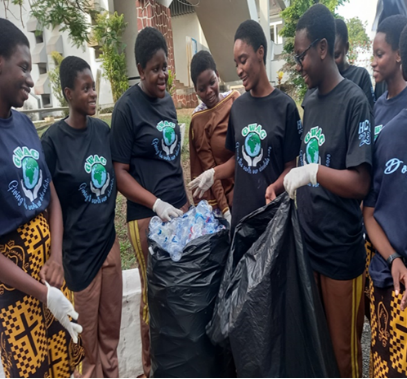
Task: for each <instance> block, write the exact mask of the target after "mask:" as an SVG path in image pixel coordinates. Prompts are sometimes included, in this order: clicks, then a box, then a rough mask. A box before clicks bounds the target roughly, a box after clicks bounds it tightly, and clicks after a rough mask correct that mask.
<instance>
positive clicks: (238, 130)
mask: <svg viewBox="0 0 407 379" xmlns="http://www.w3.org/2000/svg"><path fill="white" fill-rule="evenodd" d="M233 53H234V60H235V63H236V69H237V74H238V75H239V77H240V79H242V81H243V86H244V87H245V90H246V91H247V92H246V93H245V94H243V95H242V96H240V97H239V98H237V99H236V100H235V102H234V103H233V105H232V109H231V111H230V118H229V127H228V131H227V136H226V148H227V149H228V150H230V151H231V152H232V153H234V155H233V157H232V158H230V159H229V160H228V161H227V162H226V163H224V164H222V165H219V166H216V167H214V168H211V169H209V170H206V171H205V172H203V173H202V174H201V175H200V176H198V177H197V178H196V179H194V180H193V181H192V182H191V183H190V188H192V189H195V188H196V191H195V193H194V196H197V197H202V196H203V194H204V193H205V192H206V191H207V190H208V189H209V188H211V186H212V185H213V183H214V182H215V181H216V180H224V179H227V178H231V177H233V175H234V176H235V186H234V194H233V208H232V223H231V228H232V230H233V229H234V228H235V226H236V225H237V224H238V223H239V221H240V220H241V219H242V218H243V217H245V216H246V215H248V214H249V213H251V212H253V211H254V210H256V209H258V208H260V207H262V206H264V205H265V204H266V203H268V202H270V201H272V200H273V199H274V198H276V197H277V196H278V195H279V194H280V193H282V192H284V187H283V179H284V176H285V175H286V174H287V173H288V172H289V171H290V170H291V168H293V167H295V158H296V156H297V154H298V149H299V146H300V142H301V141H300V137H301V132H302V126H301V121H300V118H299V115H298V111H297V107H296V105H295V102H294V101H293V100H292V99H291V98H290V97H289V96H287V95H286V94H284V93H283V92H281V91H280V90H278V89H277V88H274V87H273V86H272V85H271V84H270V82H269V81H268V78H267V72H266V56H267V41H266V37H265V35H264V33H263V30H262V28H261V26H260V25H259V23H258V22H255V21H252V20H248V21H245V22H243V23H242V24H240V26H239V28H238V29H237V31H236V34H235V44H234V50H233Z"/></svg>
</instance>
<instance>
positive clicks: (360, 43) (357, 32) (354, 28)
mask: <svg viewBox="0 0 407 379" xmlns="http://www.w3.org/2000/svg"><path fill="white" fill-rule="evenodd" d="M346 25H347V27H348V36H349V52H348V59H349V63H350V64H354V63H355V61H356V59H357V58H358V55H359V53H361V52H368V51H369V49H370V46H371V44H372V42H371V41H370V38H369V36H368V35H367V33H366V27H367V22H365V23H363V22H362V21H361V20H360V19H359V17H353V18H351V19H349V20H347V21H346Z"/></svg>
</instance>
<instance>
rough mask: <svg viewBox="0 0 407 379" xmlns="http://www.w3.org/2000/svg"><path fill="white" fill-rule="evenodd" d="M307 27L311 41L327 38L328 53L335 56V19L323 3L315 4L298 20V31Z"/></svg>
mask: <svg viewBox="0 0 407 379" xmlns="http://www.w3.org/2000/svg"><path fill="white" fill-rule="evenodd" d="M303 29H305V30H306V31H307V35H308V39H309V40H310V41H311V42H314V41H315V40H317V39H318V40H321V39H323V38H325V39H326V40H327V42H328V53H329V54H330V55H331V56H332V57H333V55H334V45H335V19H334V17H333V16H332V13H331V11H330V10H329V9H328V8H327V7H326V6H325V5H323V4H320V3H318V4H314V5H313V6H312V7H311V8H309V9H308V10H307V11H306V12H305V13H304V14H303V15H302V17H301V18H300V19H299V20H298V23H297V27H296V31H299V30H303Z"/></svg>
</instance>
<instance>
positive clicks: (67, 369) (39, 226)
mask: <svg viewBox="0 0 407 379" xmlns="http://www.w3.org/2000/svg"><path fill="white" fill-rule="evenodd" d="M50 242H51V239H50V233H49V225H48V223H47V221H46V219H45V218H44V216H43V215H42V214H40V215H38V216H37V217H35V218H34V219H32V220H31V221H30V222H28V223H27V224H25V225H23V226H21V227H20V228H18V229H17V230H16V231H14V232H12V233H10V234H8V235H6V236H4V237H1V238H0V253H1V254H3V255H5V256H6V257H7V258H9V259H10V260H12V261H13V262H14V263H15V264H17V265H18V266H19V267H20V268H21V269H22V270H23V271H25V272H26V273H27V274H29V275H30V276H32V277H33V278H34V279H36V280H38V281H39V280H40V276H39V274H40V270H41V268H42V266H43V265H44V263H45V262H46V260H47V259H48V258H49V253H50ZM62 291H63V292H64V294H65V296H67V297H68V298H69V299H71V296H70V293H69V292H70V291H69V290H68V289H67V288H66V285H65V284H64V286H63V288H62ZM0 353H1V360H2V363H3V369H4V372H5V374H6V376H7V377H14V378H28V377H42V378H49V377H51V378H67V377H70V376H71V374H72V373H73V371H74V369H75V367H76V366H77V365H78V364H79V363H80V362H81V360H82V359H83V355H84V350H83V348H82V346H81V344H80V343H79V344H74V343H73V341H72V339H71V338H70V336H69V333H68V332H66V330H65V329H64V328H63V327H62V325H61V324H60V323H59V322H58V321H57V320H56V319H55V318H54V316H53V315H52V313H51V312H49V310H48V309H47V308H46V307H45V306H44V304H43V303H41V302H40V301H39V300H37V299H35V298H34V297H32V296H28V295H27V294H25V293H23V292H20V291H19V290H17V289H15V288H10V287H8V286H7V285H6V284H4V283H2V282H0Z"/></svg>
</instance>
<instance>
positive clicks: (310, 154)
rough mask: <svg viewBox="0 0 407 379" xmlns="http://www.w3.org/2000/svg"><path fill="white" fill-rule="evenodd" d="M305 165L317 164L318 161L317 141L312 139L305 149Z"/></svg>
mask: <svg viewBox="0 0 407 379" xmlns="http://www.w3.org/2000/svg"><path fill="white" fill-rule="evenodd" d="M306 156H307V163H318V160H319V147H318V140H317V139H316V138H312V139H311V140H310V141H309V142H308V144H307V147H306Z"/></svg>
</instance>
